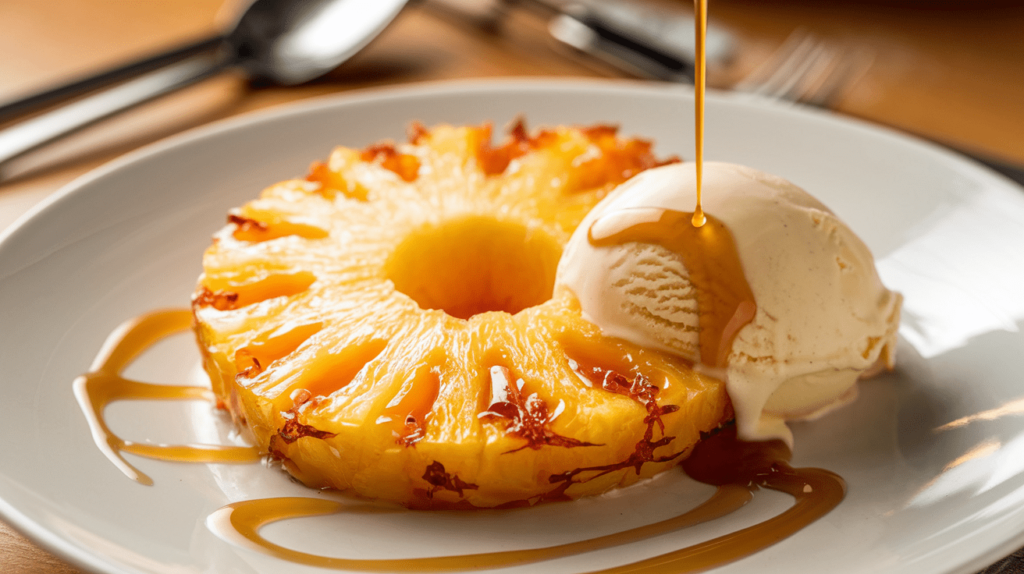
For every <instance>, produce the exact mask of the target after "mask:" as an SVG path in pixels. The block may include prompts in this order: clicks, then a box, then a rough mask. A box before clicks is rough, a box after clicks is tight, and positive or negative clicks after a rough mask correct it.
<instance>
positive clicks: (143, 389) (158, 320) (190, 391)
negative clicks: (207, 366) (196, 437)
mask: <svg viewBox="0 0 1024 574" xmlns="http://www.w3.org/2000/svg"><path fill="white" fill-rule="evenodd" d="M191 325H192V314H191V313H190V312H189V311H187V310H171V311H156V312H153V313H149V314H146V315H143V316H141V317H139V318H137V319H133V320H131V321H129V322H127V323H125V324H123V325H121V326H120V327H118V328H117V329H116V330H115V331H114V332H113V333H111V335H110V336H109V337H108V338H107V340H106V342H105V343H104V344H103V347H102V348H101V349H100V352H99V354H98V355H97V356H96V359H95V360H94V361H93V364H92V366H91V367H90V368H89V372H88V373H86V374H84V375H82V376H80V377H78V378H77V379H75V382H74V392H75V398H76V399H78V404H79V406H80V407H81V408H82V412H83V413H84V414H85V418H86V421H88V423H89V429H90V430H91V431H92V438H93V440H94V441H95V442H96V446H97V447H98V448H99V449H100V451H101V452H102V453H103V454H104V455H106V457H107V458H108V459H109V460H110V462H112V463H114V466H116V467H117V468H118V469H120V470H121V472H123V473H124V474H125V475H126V476H127V477H128V478H130V479H132V480H134V481H136V482H140V483H142V484H146V485H152V484H153V479H152V478H150V477H149V476H147V475H146V474H144V473H142V472H141V471H139V470H138V469H137V468H135V467H134V466H132V465H131V464H129V463H128V461H126V460H125V458H124V457H123V456H122V455H121V453H123V452H130V453H132V454H136V455H139V456H145V457H148V458H155V459H159V460H168V461H175V462H220V463H245V462H255V461H257V460H259V453H258V452H257V450H256V449H255V448H253V447H239V446H221V445H205V444H188V445H169V444H143V443H137V442H132V441H129V440H125V439H122V438H121V437H119V436H117V435H116V434H114V433H113V432H112V431H111V430H110V428H109V427H108V426H107V422H106V420H105V419H104V416H103V413H104V410H105V409H106V407H107V405H109V404H110V403H113V402H115V401H124V400H196V399H201V400H207V401H209V400H212V399H213V395H212V393H211V392H210V390H209V389H206V388H203V387H193V386H182V385H154V384H150V383H141V382H138V381H132V380H129V379H126V378H124V377H122V376H121V372H122V371H124V369H125V368H126V367H127V366H128V365H129V364H130V363H131V362H132V361H133V360H135V358H136V357H138V356H139V354H141V353H142V352H143V351H145V350H146V349H147V348H149V347H150V346H151V345H153V344H155V343H156V342H158V341H159V340H161V339H163V338H165V337H168V336H170V335H173V334H175V333H178V332H181V331H184V330H186V329H189V328H190V327H191Z"/></svg>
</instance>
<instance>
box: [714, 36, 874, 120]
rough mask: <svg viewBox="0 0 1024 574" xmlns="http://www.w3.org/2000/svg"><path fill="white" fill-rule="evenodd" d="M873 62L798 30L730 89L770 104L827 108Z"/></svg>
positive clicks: (856, 51)
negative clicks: (770, 102) (755, 96)
mask: <svg viewBox="0 0 1024 574" xmlns="http://www.w3.org/2000/svg"><path fill="white" fill-rule="evenodd" d="M873 60H874V55H873V54H871V53H870V52H868V51H867V50H865V49H854V50H840V49H839V48H837V47H836V46H834V45H829V44H828V43H827V42H826V41H824V40H822V39H820V38H817V37H815V36H814V35H813V34H810V33H808V32H806V31H805V30H802V29H797V30H796V31H794V32H793V33H791V34H790V35H789V37H787V38H786V40H785V41H783V43H782V44H781V45H780V46H779V47H778V48H777V49H776V50H775V51H774V52H772V54H771V55H770V56H769V57H768V58H767V59H766V60H764V61H762V62H761V63H760V64H759V65H758V66H757V67H756V68H755V69H754V70H752V71H751V72H750V73H749V74H747V75H746V76H744V77H743V78H742V79H740V80H739V81H737V82H736V83H735V84H733V85H732V86H730V89H732V90H733V91H737V92H742V93H748V94H753V95H757V96H761V97H765V98H769V99H773V100H781V101H788V102H799V103H802V104H806V105H811V106H817V107H822V108H830V107H832V104H834V103H835V101H836V99H837V98H838V97H839V96H840V95H842V93H843V92H844V91H845V89H846V88H847V87H849V86H851V85H852V84H854V83H855V82H856V81H857V80H858V79H860V77H861V76H863V75H864V74H865V73H866V72H867V70H868V68H870V67H871V64H872V62H873Z"/></svg>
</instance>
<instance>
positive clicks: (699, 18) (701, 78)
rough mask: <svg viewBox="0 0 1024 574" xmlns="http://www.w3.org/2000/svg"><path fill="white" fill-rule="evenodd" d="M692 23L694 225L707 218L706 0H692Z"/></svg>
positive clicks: (691, 219)
mask: <svg viewBox="0 0 1024 574" xmlns="http://www.w3.org/2000/svg"><path fill="white" fill-rule="evenodd" d="M693 25H694V35H695V38H696V42H695V43H694V44H695V45H694V50H695V53H694V60H693V103H694V106H693V108H694V109H693V111H694V128H695V129H694V130H693V135H694V139H695V141H694V143H695V144H696V147H695V154H694V160H695V161H696V163H697V206H696V207H695V208H694V210H693V216H691V217H690V222H691V223H692V224H693V226H694V227H700V226H702V225H704V223H705V222H706V221H707V218H706V217H705V215H704V208H703V206H702V205H701V200H700V199H701V197H700V196H701V187H702V184H703V179H704V91H705V86H706V84H707V58H706V57H705V47H706V43H707V41H706V38H707V33H708V0H693Z"/></svg>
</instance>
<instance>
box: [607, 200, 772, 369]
mask: <svg viewBox="0 0 1024 574" xmlns="http://www.w3.org/2000/svg"><path fill="white" fill-rule="evenodd" d="M693 217H694V214H693V213H685V212H682V211H674V210H671V209H661V208H637V209H629V210H622V211H618V212H615V213H613V214H609V215H606V216H604V217H602V218H599V219H598V220H597V221H595V222H594V225H593V226H591V228H590V231H589V236H588V237H589V240H590V243H591V244H592V245H594V246H595V247H603V246H608V245H621V244H624V243H631V242H639V243H650V244H653V245H660V246H662V247H664V248H666V249H668V250H670V251H672V252H673V253H675V254H676V255H678V256H679V257H680V258H681V259H682V262H683V265H685V266H686V270H687V272H689V274H690V282H691V284H692V285H693V286H694V291H695V292H696V295H697V309H698V322H699V326H700V359H701V362H702V363H703V364H705V365H708V366H711V367H725V366H726V362H727V360H728V357H729V352H730V351H731V350H732V342H733V339H735V338H736V334H737V333H739V331H740V329H742V328H743V327H744V326H745V325H747V324H748V323H750V322H751V321H753V320H754V315H755V314H756V313H757V304H756V302H755V301H754V294H753V292H752V291H751V290H750V284H749V283H748V282H747V278H746V276H745V275H744V273H743V265H742V264H741V263H740V258H739V255H738V254H737V252H736V242H735V240H734V239H733V236H732V232H731V231H729V228H728V227H726V226H725V224H724V223H722V222H721V221H720V220H719V219H718V218H716V217H714V216H712V215H705V216H704V217H705V223H704V224H703V225H701V226H699V227H698V226H694V225H693V224H691V220H692V219H693ZM616 219H620V220H622V221H623V222H629V223H628V225H625V226H623V225H622V224H618V223H617V222H616V221H615V220H616ZM598 229H601V230H602V231H597V230H598Z"/></svg>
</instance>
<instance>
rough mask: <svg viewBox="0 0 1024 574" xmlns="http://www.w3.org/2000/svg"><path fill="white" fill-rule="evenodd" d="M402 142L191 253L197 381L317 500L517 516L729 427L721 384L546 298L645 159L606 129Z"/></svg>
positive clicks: (350, 156) (316, 180) (449, 130)
mask: <svg viewBox="0 0 1024 574" xmlns="http://www.w3.org/2000/svg"><path fill="white" fill-rule="evenodd" d="M410 140H411V142H410V143H409V144H404V145H400V146H397V147H396V146H393V145H390V144H380V145H376V146H371V147H370V148H367V149H365V150H362V151H357V150H352V149H347V148H338V149H336V150H335V151H334V152H333V154H332V155H331V157H330V159H329V161H328V162H327V163H326V164H314V165H313V167H312V169H311V172H310V175H309V176H308V177H307V178H306V179H304V180H292V181H285V182H282V183H279V184H277V185H274V186H272V187H270V188H269V189H267V190H265V191H264V192H263V193H262V195H261V196H260V198H259V199H256V200H254V201H252V202H250V203H248V204H246V205H245V206H243V207H241V208H240V209H237V210H234V211H232V213H231V214H230V215H229V217H228V225H227V226H226V227H224V228H223V229H222V230H221V231H220V232H218V233H217V234H216V235H215V238H214V243H213V245H212V246H211V247H210V248H209V249H208V250H207V251H206V254H205V256H204V258H203V267H204V273H203V275H202V276H201V277H200V279H199V284H198V286H197V290H196V293H195V295H194V296H193V310H194V313H195V328H196V333H197V336H198V340H199V345H200V348H201V350H202V352H203V357H204V366H205V368H206V371H207V372H208V373H209V375H210V378H211V381H212V385H213V390H214V392H215V394H216V395H217V397H218V399H219V401H220V403H221V404H222V406H224V407H226V408H228V409H229V410H230V411H231V413H232V415H233V416H234V417H235V419H236V421H237V422H238V423H239V424H240V425H242V426H244V427H245V428H248V429H249V430H250V431H251V433H252V437H253V439H254V440H255V441H256V443H257V444H258V446H259V447H260V448H261V449H263V450H264V451H265V452H267V453H269V454H270V455H271V456H272V457H275V458H277V459H279V460H280V461H282V463H283V466H284V467H285V468H286V469H287V470H288V472H290V473H291V474H292V475H294V476H295V477H296V478H298V479H299V480H301V481H302V482H304V483H305V484H307V485H309V486H313V487H332V488H336V489H340V490H347V491H351V492H355V493H357V494H359V495H362V496H365V497H370V498H376V499H383V500H389V501H394V502H398V503H401V504H404V505H406V506H409V507H413V508H462V507H465V508H469V507H495V506H516V505H529V504H534V503H536V502H538V501H544V500H560V499H568V498H576V497H579V496H584V495H591V494H596V493H600V492H603V491H605V490H607V489H609V488H612V487H615V486H622V485H627V484H630V483H633V482H635V481H636V480H637V479H638V478H639V477H648V476H651V475H653V474H655V473H657V472H659V471H662V470H665V469H666V468H668V467H670V466H671V465H673V464H675V463H677V462H678V461H679V460H681V459H682V458H683V457H685V456H686V454H687V453H688V452H689V450H690V449H691V448H692V446H693V444H694V443H695V442H696V441H697V440H698V438H699V434H700V432H702V431H708V430H711V429H713V428H715V427H716V426H718V425H719V424H721V423H722V422H723V421H724V420H726V419H727V418H728V417H730V416H731V407H730V404H729V401H728V399H727V397H726V394H725V389H724V385H723V384H722V383H720V382H718V381H716V380H713V379H709V378H706V377H702V376H700V375H698V374H696V373H694V372H693V371H692V370H690V369H689V368H688V367H687V366H686V365H684V364H682V363H681V362H679V361H678V360H675V359H673V358H671V357H668V356H665V355H662V354H660V353H658V352H653V351H647V350H644V349H641V348H637V347H635V346H632V345H629V344H626V343H624V342H621V341H617V340H613V339H609V338H606V337H603V336H601V334H600V332H599V330H598V329H597V328H596V327H595V326H593V325H592V324H590V323H588V322H587V321H584V320H583V319H582V318H581V317H580V311H579V308H578V306H577V303H576V301H575V299H574V298H573V296H572V295H571V294H569V293H555V294H554V295H553V296H552V286H553V284H554V274H555V269H556V267H557V264H558V259H559V256H560V255H561V251H562V246H563V245H564V244H565V243H566V241H567V240H568V239H569V237H570V235H571V234H572V232H573V229H574V228H575V227H576V225H578V223H579V222H580V221H581V220H582V219H583V217H584V216H585V215H586V213H587V212H588V211H589V210H590V209H591V208H592V207H593V206H594V205H595V204H596V203H597V202H598V201H599V200H600V199H601V198H602V197H603V196H604V195H606V194H607V193H608V192H609V191H610V190H611V189H612V188H613V187H615V185H617V184H619V183H621V182H622V181H624V180H626V179H628V178H629V177H631V176H633V175H635V174H636V173H638V172H640V171H642V170H644V169H647V168H650V167H654V166H656V165H659V162H657V161H656V160H655V159H654V157H653V155H652V154H651V152H650V144H649V143H647V142H644V141H642V140H635V139H625V138H620V137H618V136H617V135H616V133H615V129H614V128H608V127H604V126H598V127H592V128H583V129H579V128H556V129H551V130H545V131H541V132H539V133H538V134H536V135H534V136H532V137H531V136H528V135H527V133H526V131H525V129H523V127H522V126H521V125H517V126H516V127H515V128H514V129H513V130H512V131H511V133H510V136H509V138H508V140H507V141H506V142H505V143H504V144H503V145H501V146H498V147H494V146H492V145H491V144H490V140H491V133H490V128H489V126H482V127H462V128H455V127H449V126H438V127H435V128H433V129H431V130H429V131H428V130H426V129H424V128H422V127H421V126H418V125H414V126H413V129H412V130H411V132H410Z"/></svg>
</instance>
